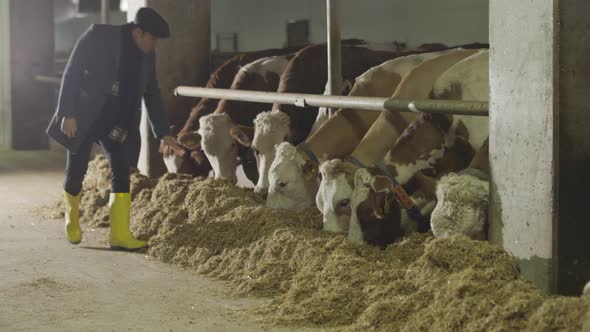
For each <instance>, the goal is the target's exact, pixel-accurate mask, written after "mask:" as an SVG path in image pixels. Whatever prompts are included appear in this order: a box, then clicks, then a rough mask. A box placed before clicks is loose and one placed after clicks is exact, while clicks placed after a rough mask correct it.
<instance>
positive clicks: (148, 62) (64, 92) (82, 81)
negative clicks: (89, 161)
mask: <svg viewBox="0 0 590 332" xmlns="http://www.w3.org/2000/svg"><path fill="white" fill-rule="evenodd" d="M121 29H122V26H114V25H104V24H94V25H92V26H90V28H88V30H86V32H84V33H83V34H82V36H81V37H80V39H79V40H78V42H77V43H76V46H75V47H74V49H73V51H72V54H71V56H70V59H69V61H68V64H67V66H66V68H65V71H64V74H63V78H62V83H61V89H60V92H59V97H58V102H57V109H56V111H55V114H54V115H53V118H52V119H51V122H50V123H49V127H48V128H47V134H48V135H49V136H50V137H51V138H53V139H55V140H56V141H57V142H59V143H60V144H62V145H63V146H64V147H66V148H67V149H68V150H70V151H71V152H74V153H75V152H77V151H78V149H79V147H80V144H81V143H82V142H83V141H84V139H85V138H86V137H87V136H88V134H89V133H90V129H91V128H92V124H93V123H94V122H95V121H96V120H97V119H98V118H99V116H100V115H101V113H102V112H103V106H104V104H105V102H106V101H107V97H108V96H109V95H111V94H112V88H113V82H114V81H116V80H117V79H118V77H117V75H118V73H119V61H120V53H121V38H122V33H121V31H122V30H121ZM136 91H139V93H138V95H137V99H138V101H137V103H135V104H136V105H141V98H142V96H143V98H144V101H145V105H146V107H147V112H148V116H149V119H150V125H151V127H152V132H153V134H154V136H155V137H156V138H160V137H162V136H164V135H167V134H168V121H167V118H166V114H165V112H164V107H163V103H162V97H161V95H160V86H159V83H158V80H157V79H156V55H155V53H154V52H152V53H150V54H148V55H146V56H144V57H143V60H142V63H141V66H140V77H139V89H137V90H136ZM133 111H134V113H133V120H132V125H131V126H130V127H131V128H130V130H129V137H130V138H131V139H133V140H134V141H135V140H138V139H139V121H140V117H141V112H140V110H139V109H138V110H133ZM68 116H73V117H74V118H76V120H77V122H78V131H77V133H76V137H74V138H72V139H69V138H68V137H67V136H65V135H64V134H63V133H62V132H61V122H62V119H63V118H64V117H68Z"/></svg>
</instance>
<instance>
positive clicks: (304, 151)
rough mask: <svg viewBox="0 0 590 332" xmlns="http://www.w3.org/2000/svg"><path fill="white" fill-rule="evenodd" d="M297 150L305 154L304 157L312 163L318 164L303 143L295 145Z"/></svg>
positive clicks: (312, 153)
mask: <svg viewBox="0 0 590 332" xmlns="http://www.w3.org/2000/svg"><path fill="white" fill-rule="evenodd" d="M297 150H298V151H302V152H303V153H304V154H305V156H307V159H309V160H311V161H313V162H314V163H316V164H319V163H320V161H319V159H318V158H317V156H316V154H315V153H314V152H313V151H312V150H311V149H310V148H309V146H308V145H307V144H306V143H305V142H302V143H300V144H299V145H297Z"/></svg>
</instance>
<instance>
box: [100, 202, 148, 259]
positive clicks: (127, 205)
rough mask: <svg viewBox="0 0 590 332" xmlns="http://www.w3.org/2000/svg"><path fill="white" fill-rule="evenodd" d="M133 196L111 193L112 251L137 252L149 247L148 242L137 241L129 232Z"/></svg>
mask: <svg viewBox="0 0 590 332" xmlns="http://www.w3.org/2000/svg"><path fill="white" fill-rule="evenodd" d="M130 215H131V194H129V193H111V196H110V199H109V216H110V218H111V236H110V242H111V249H114V250H126V251H136V250H139V249H142V248H145V247H147V242H145V241H140V240H138V239H136V238H135V237H134V236H133V234H131V231H130V230H129V218H130Z"/></svg>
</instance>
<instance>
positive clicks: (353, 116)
mask: <svg viewBox="0 0 590 332" xmlns="http://www.w3.org/2000/svg"><path fill="white" fill-rule="evenodd" d="M438 55H439V53H436V52H431V53H422V54H414V55H407V56H402V57H399V58H396V59H393V60H389V61H386V62H384V63H382V64H380V65H378V66H375V67H373V68H371V69H369V70H368V71H366V72H365V73H363V74H362V75H361V76H359V77H357V79H356V82H355V84H354V86H353V88H352V90H351V91H350V94H349V95H350V96H365V97H391V96H392V95H394V93H395V91H396V89H397V87H398V84H399V83H400V82H401V81H402V80H403V79H404V77H405V76H406V75H407V74H408V73H409V72H410V70H411V69H412V68H414V67H416V66H417V65H419V64H421V63H422V62H424V61H426V60H429V59H431V58H434V57H436V56H438ZM378 116H379V113H377V112H373V111H361V110H354V109H340V110H338V111H337V112H336V113H335V114H334V116H332V117H331V118H330V119H329V120H327V121H326V124H324V125H323V126H322V127H321V129H319V130H317V131H316V132H315V133H312V134H311V135H310V136H309V137H308V138H307V139H306V140H305V142H304V144H301V145H300V146H298V147H297V148H295V146H293V145H292V144H291V143H289V142H283V143H281V144H280V145H278V146H277V149H276V150H277V153H276V156H275V159H274V160H273V163H272V164H271V167H270V170H269V184H270V186H269V190H268V197H267V201H266V205H267V206H268V207H270V208H281V209H291V210H301V209H304V208H307V207H311V206H313V205H314V204H315V196H316V193H317V190H318V186H319V178H318V177H313V176H312V175H314V174H318V166H319V165H318V162H322V161H325V160H329V159H334V158H344V157H346V156H348V155H349V154H350V153H351V152H352V151H353V150H354V148H355V147H356V146H357V145H358V143H359V142H360V141H361V139H362V138H363V136H364V135H365V134H366V132H367V131H368V130H369V128H370V127H371V125H372V124H373V123H374V122H375V120H376V119H377V117H378ZM402 116H403V117H404V118H405V119H406V120H407V121H408V122H411V121H412V120H413V118H415V115H414V114H411V113H405V114H403V115H402Z"/></svg>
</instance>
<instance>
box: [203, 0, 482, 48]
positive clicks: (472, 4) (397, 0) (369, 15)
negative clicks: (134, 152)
mask: <svg viewBox="0 0 590 332" xmlns="http://www.w3.org/2000/svg"><path fill="white" fill-rule="evenodd" d="M341 9H342V11H341V30H342V38H363V39H366V40H370V41H374V42H392V41H394V40H397V41H400V42H406V43H407V44H408V46H410V47H412V46H416V45H419V44H421V43H425V42H441V43H445V44H448V45H453V44H461V43H469V42H474V41H479V42H487V40H488V1H487V0H445V1H439V0H412V1H405V0H367V1H356V0H341ZM290 19H309V20H310V40H311V42H313V43H317V42H325V41H326V8H325V1H322V0H300V1H288V0H255V1H237V0H216V1H214V2H213V3H212V18H211V40H212V43H215V35H216V33H218V32H224V33H230V32H237V33H238V39H239V42H238V47H239V50H241V51H250V50H258V49H265V48H271V47H282V46H283V45H284V43H285V41H286V23H287V21H288V20H290ZM216 47H217V45H215V44H212V48H213V49H215V48H216Z"/></svg>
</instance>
